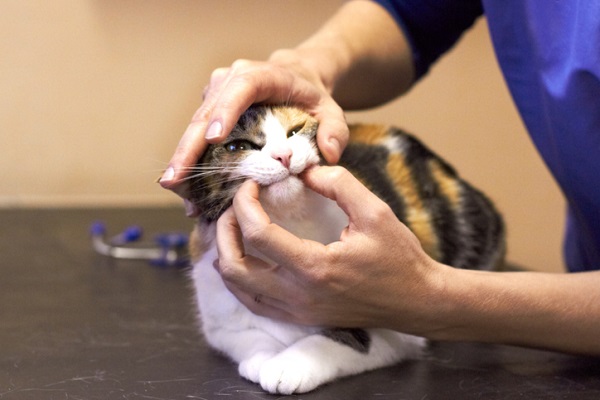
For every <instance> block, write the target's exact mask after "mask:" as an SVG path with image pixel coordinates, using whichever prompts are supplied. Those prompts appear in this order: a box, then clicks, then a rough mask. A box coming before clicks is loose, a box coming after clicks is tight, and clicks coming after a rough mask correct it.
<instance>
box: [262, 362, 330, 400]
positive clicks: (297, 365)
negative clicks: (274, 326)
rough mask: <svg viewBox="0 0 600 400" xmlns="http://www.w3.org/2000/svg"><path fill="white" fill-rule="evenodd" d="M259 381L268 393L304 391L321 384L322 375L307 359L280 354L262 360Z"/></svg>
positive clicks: (316, 366)
mask: <svg viewBox="0 0 600 400" xmlns="http://www.w3.org/2000/svg"><path fill="white" fill-rule="evenodd" d="M259 383H260V385H261V386H262V388H263V389H264V390H266V391H267V392H269V393H279V394H292V393H306V392H310V391H311V390H313V389H315V388H316V387H317V386H319V385H320V384H322V383H323V376H320V373H319V367H318V365H313V363H311V362H310V360H308V359H303V358H299V359H298V358H290V357H285V356H281V355H280V356H276V357H274V358H271V359H270V360H267V361H265V362H264V364H263V365H262V368H261V370H260V382H259Z"/></svg>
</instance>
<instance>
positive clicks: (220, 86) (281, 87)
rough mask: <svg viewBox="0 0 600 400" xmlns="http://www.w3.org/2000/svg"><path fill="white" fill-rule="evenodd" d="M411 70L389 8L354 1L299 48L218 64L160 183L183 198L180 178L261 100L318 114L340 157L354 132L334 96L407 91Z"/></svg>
mask: <svg viewBox="0 0 600 400" xmlns="http://www.w3.org/2000/svg"><path fill="white" fill-rule="evenodd" d="M413 75H414V74H413V65H412V59H411V52H410V50H409V47H408V44H407V41H406V39H405V37H404V35H403V34H402V32H401V30H400V29H399V28H398V26H397V25H396V23H395V22H394V20H393V19H392V18H391V17H390V15H389V14H388V13H387V12H386V11H385V10H384V9H383V8H381V7H380V6H379V5H377V4H375V3H372V2H370V1H362V0H359V1H351V2H348V3H347V4H345V5H344V6H343V7H342V8H341V9H340V10H339V11H338V12H337V13H336V14H335V15H334V16H333V17H332V18H331V19H330V20H329V21H328V22H327V23H326V24H325V25H324V26H323V27H322V28H321V29H320V30H319V31H317V32H316V33H315V34H314V35H313V36H311V37H310V38H308V39H307V40H306V41H305V42H303V43H302V44H300V45H299V46H298V47H297V48H295V49H292V50H279V51H275V52H274V53H273V54H272V56H271V57H270V58H269V60H267V61H266V62H255V61H248V60H238V61H236V62H234V63H233V64H232V66H231V67H229V68H220V69H217V70H215V71H214V72H213V74H212V77H211V80H210V83H209V85H208V86H207V87H206V89H205V93H204V101H203V103H202V106H201V107H200V108H199V109H198V110H197V112H196V113H195V114H194V116H193V118H192V121H191V123H190V125H189V126H188V128H187V129H186V132H185V133H184V135H183V137H182V138H181V140H180V142H179V144H178V146H177V149H176V151H175V154H174V155H173V157H172V159H171V161H170V163H169V168H168V169H167V171H166V172H165V174H164V175H163V177H162V178H161V180H160V183H161V185H162V186H163V187H166V188H169V189H173V190H176V191H177V192H178V193H179V194H180V195H182V196H184V197H185V193H184V191H183V190H178V189H181V188H180V187H179V184H180V183H181V181H182V179H183V178H184V177H185V176H187V174H188V169H189V167H191V166H192V165H193V164H194V163H195V162H196V161H197V159H198V157H199V156H200V154H202V152H203V151H204V149H205V148H206V145H207V142H211V143H215V142H219V141H221V140H223V139H224V138H225V137H226V136H227V134H228V133H229V131H230V130H231V128H232V127H233V126H234V125H235V123H236V122H237V120H238V118H239V116H240V115H241V114H242V112H243V111H244V110H246V109H247V108H248V107H249V106H250V105H251V104H253V103H256V102H267V103H286V104H290V103H291V104H294V105H298V106H300V107H302V108H305V109H306V110H307V111H308V112H309V113H311V114H312V115H313V116H315V117H316V118H317V120H318V121H319V131H318V135H317V141H318V144H319V148H320V150H321V152H322V153H323V155H324V156H325V158H326V159H327V161H329V162H330V163H335V162H337V160H338V159H339V156H340V154H341V152H342V150H343V149H344V147H345V144H346V141H347V135H348V130H347V126H346V123H345V119H344V115H343V112H342V109H341V108H340V106H339V105H338V104H337V103H336V101H335V100H337V101H338V102H339V103H340V104H341V105H342V106H343V107H349V108H357V107H366V106H373V105H377V104H380V103H381V102H383V101H386V100H387V99H389V98H391V97H393V96H395V95H398V94H400V93H401V92H402V91H404V90H406V89H407V88H408V87H409V86H410V84H411V82H412V81H413ZM332 94H334V96H335V100H334V98H333V97H332ZM205 136H206V140H205ZM209 137H210V138H209Z"/></svg>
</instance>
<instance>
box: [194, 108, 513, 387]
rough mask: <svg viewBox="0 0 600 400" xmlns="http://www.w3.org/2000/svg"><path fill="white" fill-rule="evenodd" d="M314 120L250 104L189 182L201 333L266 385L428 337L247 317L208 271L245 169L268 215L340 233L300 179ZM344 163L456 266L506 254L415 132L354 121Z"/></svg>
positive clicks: (381, 362)
mask: <svg viewBox="0 0 600 400" xmlns="http://www.w3.org/2000/svg"><path fill="white" fill-rule="evenodd" d="M316 129H317V124H316V122H315V121H314V119H312V118H311V117H309V116H308V115H307V114H306V113H304V112H301V111H299V110H296V109H292V108H287V107H267V106H259V107H252V108H251V109H249V110H248V111H247V112H246V113H245V114H244V115H243V116H242V118H241V119H240V121H239V122H238V125H237V126H236V128H235V129H234V130H233V132H232V133H231V134H230V136H229V137H228V139H226V141H225V142H224V143H222V144H220V145H213V146H211V147H209V149H208V150H207V152H206V153H205V155H204V156H203V157H202V158H201V160H200V161H199V164H198V166H197V173H196V174H194V175H195V177H194V178H193V180H192V184H191V189H192V200H193V201H194V202H195V203H196V205H197V206H198V207H199V208H200V210H201V211H202V213H203V214H202V217H201V218H200V220H199V223H198V225H197V226H196V228H195V230H194V233H193V235H192V257H193V260H194V268H193V273H192V276H193V280H194V284H195V289H196V297H197V302H198V306H199V310H200V317H201V320H202V328H203V331H204V335H205V337H206V339H207V341H208V342H209V343H210V345H211V346H213V347H214V348H216V349H218V350H220V351H222V352H223V353H225V354H227V355H228V356H229V357H231V358H232V359H233V360H234V361H235V362H237V363H239V372H240V374H241V375H242V376H243V377H245V378H247V379H249V380H251V381H253V382H257V383H260V385H261V386H262V387H263V389H265V390H267V391H269V392H272V393H284V394H287V393H294V392H306V391H309V390H312V389H314V388H315V387H317V386H319V385H321V384H323V383H326V382H329V381H331V380H334V379H335V378H338V377H341V376H347V375H352V374H356V373H360V372H363V371H367V370H371V369H374V368H378V367H382V366H386V365H391V364H393V363H396V362H398V361H400V360H403V359H407V358H414V357H417V356H419V355H420V354H421V351H422V349H423V347H424V344H425V341H424V339H422V338H418V337H414V336H410V335H405V334H402V333H398V332H393V331H390V330H385V329H364V330H363V329H321V328H317V327H304V326H297V325H291V324H285V323H282V322H278V321H273V320H270V319H268V318H264V317H260V316H257V315H254V314H252V313H251V312H250V311H249V310H248V309H247V308H246V307H244V306H243V305H242V304H241V303H240V302H239V301H238V300H237V299H236V298H235V297H234V296H233V295H232V294H231V293H230V292H229V291H228V290H227V288H226V287H225V285H224V283H223V282H222V280H221V278H220V276H219V274H218V273H217V272H216V270H215V269H214V268H213V262H214V260H216V259H217V253H216V244H215V241H214V236H215V221H216V219H217V218H218V217H219V216H220V215H221V214H222V212H224V210H225V209H226V208H227V207H228V206H229V205H230V204H231V199H232V198H233V195H234V194H235V191H236V189H237V188H238V187H239V185H240V184H241V183H242V182H243V181H244V180H245V179H248V178H250V179H254V180H256V181H257V182H258V183H259V184H261V186H263V188H262V189H261V195H260V200H261V205H262V206H263V208H264V209H265V211H266V212H267V214H268V215H269V216H270V218H271V220H272V222H275V223H277V224H279V225H281V226H282V227H284V228H285V229H287V230H289V231H290V232H292V233H294V234H296V235H297V236H299V237H302V238H306V239H312V240H316V241H319V242H321V243H324V244H327V243H331V242H333V241H336V240H338V239H339V235H340V232H341V231H342V229H343V228H344V227H345V226H346V225H347V223H348V217H347V216H346V215H345V214H344V213H343V212H342V211H341V209H340V208H339V207H338V206H337V205H336V204H335V202H333V201H331V200H329V199H326V198H324V197H322V196H320V195H318V194H316V193H314V192H312V191H310V190H309V189H307V188H306V187H305V186H304V185H303V183H302V181H301V180H300V179H299V178H298V177H297V175H298V174H299V173H301V172H302V171H304V170H305V169H306V168H308V167H310V166H312V165H314V164H318V163H319V162H320V157H319V154H318V150H317V148H316V144H315V135H316ZM340 164H341V165H343V166H345V167H346V168H348V169H349V170H350V171H351V172H352V173H353V174H354V175H355V176H357V177H358V178H359V179H361V181H363V183H365V185H366V186H367V187H368V188H369V189H371V191H373V192H374V193H375V194H377V195H378V196H379V197H380V198H382V199H383V200H384V201H386V202H387V203H388V204H389V205H390V206H391V208H392V209H393V210H394V212H395V214H396V215H397V216H398V218H399V219H401V220H402V221H403V222H405V223H406V224H407V226H408V227H409V228H411V230H412V231H413V232H414V233H415V234H416V236H417V237H418V238H419V240H420V241H421V243H422V245H423V248H424V249H425V250H426V251H427V252H428V254H430V255H431V256H432V257H434V258H436V259H438V260H440V261H442V262H444V263H447V264H450V265H454V266H457V267H463V268H465V267H469V268H478V269H491V268H493V267H494V266H495V265H496V264H498V263H500V262H501V260H502V257H503V252H504V242H503V233H504V231H503V224H502V220H501V218H500V217H499V215H498V214H497V212H496V211H495V210H494V208H493V206H492V205H491V203H490V202H489V201H488V200H487V199H486V198H485V197H484V196H483V195H482V194H481V193H479V192H478V191H476V190H475V189H473V188H471V187H470V186H469V185H467V184H466V183H465V182H464V181H462V180H461V179H460V178H458V177H457V176H456V174H455V172H454V171H453V170H452V168H451V167H449V166H448V165H447V164H446V163H444V162H443V161H442V160H441V159H439V157H437V156H435V155H434V154H433V153H431V152H430V151H429V150H427V149H426V148H425V147H424V146H423V145H421V144H420V143H419V142H418V141H417V140H416V139H414V138H413V137H411V136H409V135H407V134H405V133H402V132H400V131H398V130H394V129H388V128H385V127H382V126H378V125H370V126H354V127H351V138H350V143H349V145H348V147H347V149H346V150H345V152H344V155H343V157H342V160H341V161H340ZM253 251H254V250H253V249H252V248H249V247H247V248H246V252H247V253H250V254H252V252H253ZM257 255H258V256H261V255H260V254H259V253H257Z"/></svg>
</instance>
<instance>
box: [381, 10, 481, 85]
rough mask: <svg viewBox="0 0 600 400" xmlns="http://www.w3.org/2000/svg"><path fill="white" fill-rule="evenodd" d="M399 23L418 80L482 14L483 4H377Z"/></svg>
mask: <svg viewBox="0 0 600 400" xmlns="http://www.w3.org/2000/svg"><path fill="white" fill-rule="evenodd" d="M376 2H377V3H379V4H380V5H381V6H382V7H384V8H385V9H386V10H387V11H388V12H389V13H390V15H391V16H392V17H393V18H394V19H395V20H396V21H397V23H398V25H399V26H400V28H401V29H402V30H403V31H404V33H405V34H406V36H407V38H408V40H409V42H410V45H411V47H412V51H413V57H414V62H415V68H416V73H417V78H420V77H421V76H423V75H424V74H426V73H427V71H428V70H429V68H430V66H431V65H432V64H433V63H434V62H435V61H436V60H437V59H438V58H439V57H440V56H441V55H442V54H443V53H444V52H446V51H447V50H448V49H450V48H451V47H452V46H453V45H454V44H455V43H456V42H457V40H458V39H459V38H460V36H461V35H462V33H463V32H464V31H466V30H467V29H469V28H470V27H471V26H472V25H473V23H474V22H475V20H476V19H477V18H478V17H479V16H481V15H482V14H483V6H482V4H481V1H480V0H376Z"/></svg>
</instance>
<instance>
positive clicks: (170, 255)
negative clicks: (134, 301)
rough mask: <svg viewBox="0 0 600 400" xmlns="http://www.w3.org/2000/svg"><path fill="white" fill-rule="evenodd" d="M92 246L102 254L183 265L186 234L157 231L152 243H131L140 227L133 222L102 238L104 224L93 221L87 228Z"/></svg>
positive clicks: (165, 264)
mask: <svg viewBox="0 0 600 400" xmlns="http://www.w3.org/2000/svg"><path fill="white" fill-rule="evenodd" d="M90 234H91V237H92V246H93V247H94V249H95V250H96V251H97V252H98V253H100V254H102V255H105V256H108V257H112V258H120V259H128V260H147V261H148V262H150V263H151V264H152V265H158V266H187V264H188V260H189V257H188V247H187V245H188V236H187V235H185V234H182V233H161V234H158V235H156V236H155V238H154V245H143V244H142V245H139V246H133V245H132V244H133V243H135V242H137V241H138V240H140V239H141V237H142V234H143V230H142V228H141V227H139V226H137V225H134V226H130V227H128V228H126V229H125V230H124V231H123V232H121V233H120V234H118V235H115V236H113V237H111V238H110V239H107V238H106V226H105V225H104V223H102V222H95V223H93V224H92V226H91V228H90Z"/></svg>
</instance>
